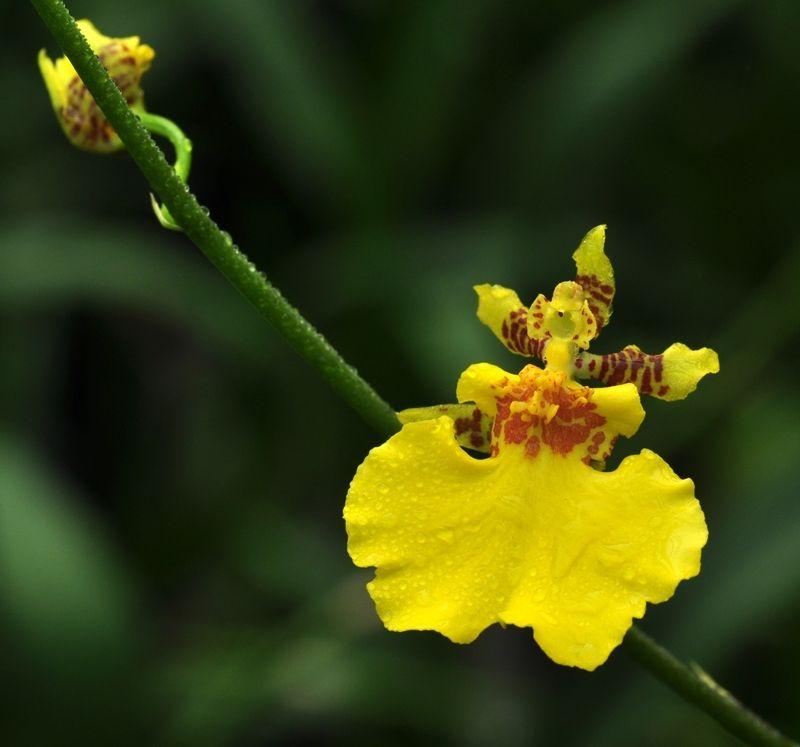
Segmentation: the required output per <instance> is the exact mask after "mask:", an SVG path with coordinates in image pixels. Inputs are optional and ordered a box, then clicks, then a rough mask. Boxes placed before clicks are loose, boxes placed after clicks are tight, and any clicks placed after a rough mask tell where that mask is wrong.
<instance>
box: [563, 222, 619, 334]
mask: <svg viewBox="0 0 800 747" xmlns="http://www.w3.org/2000/svg"><path fill="white" fill-rule="evenodd" d="M605 243H606V227H605V226H596V227H595V228H593V229H592V230H591V231H589V233H587V234H586V236H584V237H583V240H582V241H581V243H580V245H579V246H578V248H577V249H576V250H575V252H574V253H573V255H572V258H573V259H574V260H575V265H576V267H577V276H576V278H575V281H576V282H577V283H578V284H579V285H580V286H581V287H582V288H583V290H584V293H585V294H586V299H587V301H588V303H589V308H590V309H591V311H592V314H593V315H594V317H595V320H596V321H597V329H596V333H595V336H596V335H597V334H599V333H600V330H601V329H602V328H603V327H605V326H606V324H608V321H609V319H610V318H611V307H612V304H613V301H614V293H615V291H616V285H615V283H614V268H613V267H612V266H611V261H610V260H609V258H608V257H607V256H606V253H605Z"/></svg>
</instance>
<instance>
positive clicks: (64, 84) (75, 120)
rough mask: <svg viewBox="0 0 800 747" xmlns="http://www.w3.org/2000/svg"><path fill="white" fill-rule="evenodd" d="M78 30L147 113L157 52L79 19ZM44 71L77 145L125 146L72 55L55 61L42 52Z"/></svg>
mask: <svg viewBox="0 0 800 747" xmlns="http://www.w3.org/2000/svg"><path fill="white" fill-rule="evenodd" d="M78 28H80V30H81V33H82V34H83V35H84V36H85V37H86V41H88V42H89V46H90V47H91V48H92V50H93V51H94V52H95V54H97V56H98V57H99V58H100V61H101V62H102V63H103V66H104V67H105V68H106V70H108V74H109V75H110V76H111V77H112V78H113V80H114V82H115V83H116V84H117V87H118V88H119V90H120V91H121V92H122V95H123V96H124V97H125V100H126V101H127V102H128V104H129V105H130V106H131V108H132V109H135V110H141V111H144V94H143V92H142V88H141V85H140V83H141V79H142V75H144V74H145V73H146V72H147V70H148V69H149V68H150V63H151V62H152V60H153V58H154V57H155V52H154V51H153V48H152V47H150V46H148V45H147V44H140V42H139V37H138V36H129V37H127V38H122V39H118V38H112V37H109V36H104V35H103V34H101V33H100V32H99V31H98V30H97V29H96V28H95V26H94V24H92V22H91V21H88V20H86V19H85V18H84V19H83V20H80V21H78ZM39 70H40V71H41V73H42V77H43V78H44V82H45V85H46V86H47V91H48V93H49V94H50V101H51V102H52V104H53V109H54V110H55V113H56V118H57V119H58V122H59V124H60V125H61V129H62V130H64V134H65V135H66V136H67V138H68V139H69V141H70V142H71V143H72V144H73V145H75V146H77V147H78V148H81V149H82V150H88V151H92V152H95V153H113V152H115V151H118V150H122V149H123V148H124V147H125V146H124V145H123V144H122V141H121V140H120V139H119V137H118V136H117V133H116V132H114V128H113V127H112V126H111V124H110V123H109V121H108V120H107V119H106V118H105V115H104V114H103V112H101V111H100V108H99V107H98V106H97V103H96V102H95V100H94V98H93V97H92V94H91V93H89V91H88V90H87V89H86V86H85V85H84V83H83V81H82V80H81V79H80V77H79V76H78V74H77V73H76V72H75V68H74V67H73V66H72V63H71V62H70V61H69V60H68V59H67V58H66V57H59V58H58V59H57V60H55V62H54V61H53V60H51V59H50V58H49V57H48V56H47V53H46V52H45V50H43V49H42V50H41V51H40V52H39Z"/></svg>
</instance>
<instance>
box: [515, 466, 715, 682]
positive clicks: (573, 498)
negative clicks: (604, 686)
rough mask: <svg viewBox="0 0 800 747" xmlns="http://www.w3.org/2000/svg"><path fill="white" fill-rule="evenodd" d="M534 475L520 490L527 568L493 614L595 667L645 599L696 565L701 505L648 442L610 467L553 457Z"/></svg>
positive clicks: (573, 660) (702, 535)
mask: <svg viewBox="0 0 800 747" xmlns="http://www.w3.org/2000/svg"><path fill="white" fill-rule="evenodd" d="M534 469H535V467H534ZM536 477H537V486H536V488H535V489H533V488H531V489H529V490H528V491H527V493H525V494H524V499H525V503H526V505H529V506H530V509H529V510H528V511H527V517H526V519H525V520H526V521H527V522H528V525H529V527H530V535H531V540H530V541H529V542H528V545H527V556H526V559H525V561H524V566H525V570H524V572H523V575H522V577H521V579H520V582H519V584H518V586H517V588H516V590H515V593H514V595H513V597H512V599H511V601H510V602H509V604H508V606H507V607H506V608H505V609H504V610H502V612H501V614H500V618H501V619H502V621H503V622H506V623H511V624H514V625H519V626H531V627H532V628H533V630H534V638H535V639H536V641H537V643H538V644H539V645H540V646H541V647H542V649H543V650H544V651H545V653H546V654H547V655H548V656H549V657H550V658H551V659H553V661H556V662H558V663H559V664H567V665H570V666H577V667H581V668H582V669H588V670H592V669H595V668H596V667H597V666H599V665H600V664H602V663H603V662H604V661H605V660H606V659H607V658H608V655H609V654H610V653H611V651H612V650H613V649H614V648H616V646H618V645H619V643H620V642H621V641H622V639H623V637H624V636H625V633H626V631H627V630H628V628H630V626H631V622H632V618H634V617H642V616H643V615H644V612H645V604H646V602H652V603H656V602H663V601H665V600H667V599H669V598H670V597H671V596H672V594H673V593H674V591H675V587H676V586H677V585H678V583H679V582H680V581H681V580H683V579H688V578H691V577H693V576H696V575H697V574H698V573H699V571H700V551H701V549H702V548H703V546H704V545H705V543H706V540H707V538H708V530H707V529H706V524H705V519H704V517H703V512H702V511H701V509H700V505H699V503H698V502H697V500H696V499H695V497H694V485H693V484H692V482H691V480H681V479H679V478H678V477H677V476H676V475H675V473H674V472H673V471H672V469H670V467H669V465H668V464H667V463H666V462H665V461H664V460H663V459H661V457H659V456H658V455H657V454H654V453H653V452H652V451H648V450H644V451H642V452H641V453H640V454H638V455H636V456H631V457H628V458H626V459H625V460H623V462H622V463H621V464H620V466H619V467H618V468H617V469H616V470H614V471H612V472H598V471H596V470H592V469H590V468H582V469H573V468H572V467H571V466H570V464H569V462H568V461H566V460H561V461H558V459H557V458H551V460H550V463H549V464H547V465H545V464H542V468H540V469H539V470H538V471H537V474H536Z"/></svg>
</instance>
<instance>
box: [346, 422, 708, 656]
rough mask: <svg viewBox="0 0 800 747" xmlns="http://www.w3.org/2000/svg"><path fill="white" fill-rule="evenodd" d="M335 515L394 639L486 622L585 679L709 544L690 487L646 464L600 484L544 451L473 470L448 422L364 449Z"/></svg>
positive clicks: (653, 461)
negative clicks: (512, 631)
mask: <svg viewBox="0 0 800 747" xmlns="http://www.w3.org/2000/svg"><path fill="white" fill-rule="evenodd" d="M344 515H345V519H346V522H347V531H348V535H349V543H348V550H349V552H350V555H351V557H352V558H353V560H354V562H355V563H356V564H357V565H360V566H372V565H374V566H377V569H378V570H377V573H376V577H375V580H374V581H373V582H371V583H370V584H369V586H368V588H369V591H370V594H371V595H372V598H373V599H374V601H375V604H376V608H377V611H378V614H379V616H380V617H381V619H382V620H383V622H384V624H385V625H386V627H387V628H389V629H390V630H436V631H439V632H441V633H442V634H444V635H446V636H447V637H448V638H450V639H451V640H453V641H455V642H460V643H466V642H469V641H471V640H473V639H474V638H475V637H476V636H477V635H478V634H479V633H480V632H481V631H482V630H483V629H485V628H486V627H487V626H488V625H491V624H492V623H494V622H505V623H511V624H514V625H520V626H532V627H533V628H534V634H535V637H536V640H537V641H538V642H539V644H540V645H541V646H542V648H543V649H544V650H545V652H546V653H547V654H548V655H549V656H550V657H551V658H553V659H554V660H555V661H558V662H559V663H562V664H569V665H572V666H578V667H582V668H584V669H594V668H595V667H596V666H598V665H599V664H601V663H602V662H603V661H605V659H606V658H607V656H608V654H609V653H610V651H611V650H612V649H613V648H614V647H615V646H616V645H617V644H618V643H619V642H620V641H621V639H622V637H623V635H624V633H625V631H626V630H627V629H628V627H629V626H630V624H631V619H632V617H640V616H641V615H642V614H643V612H644V606H645V602H647V601H651V602H658V601H663V600H664V599H667V598H668V597H669V596H670V595H671V594H672V593H673V591H674V589H675V586H676V585H677V584H678V582H679V581H680V580H681V579H684V578H689V577H691V576H693V575H695V574H696V573H697V572H698V570H699V557H700V549H701V548H702V546H703V545H704V544H705V541H706V528H705V522H704V519H703V515H702V512H701V511H700V508H699V505H698V503H697V501H696V500H695V499H694V496H693V487H692V483H691V482H690V481H688V480H679V479H678V478H677V477H676V476H675V475H674V473H673V472H672V471H671V470H670V468H669V467H668V466H667V465H666V463H665V462H664V461H663V460H661V459H660V458H659V457H657V456H656V455H655V454H652V453H651V452H643V453H642V454H640V455H639V456H635V457H629V458H628V459H626V460H625V461H624V462H623V463H622V465H620V467H619V468H618V469H617V470H615V471H614V472H609V473H602V472H598V471H596V470H593V469H591V468H590V467H587V466H586V465H585V464H583V462H581V461H580V459H578V458H577V457H564V456H560V455H557V454H554V453H552V452H550V451H546V450H542V452H541V453H540V454H539V456H538V457H537V458H536V459H529V458H527V457H526V455H525V452H524V450H522V449H508V450H504V451H502V452H501V453H500V454H499V456H498V457H496V458H491V459H484V460H476V459H473V458H471V457H469V456H468V455H467V454H466V453H465V452H464V451H463V450H462V449H460V448H459V447H458V445H457V443H456V441H455V439H454V437H453V421H452V420H451V419H450V418H440V419H438V420H435V421H430V420H429V421H423V422H416V423H411V424H408V425H406V426H404V428H403V430H402V431H401V432H400V433H399V434H397V435H395V436H393V437H392V438H391V439H389V441H387V442H386V443H385V444H383V445H382V446H380V447H378V448H376V449H373V450H372V452H370V454H369V456H368V457H367V459H366V460H365V461H364V463H363V464H362V465H361V466H360V467H359V469H358V472H357V473H356V476H355V478H354V479H353V482H352V484H351V487H350V491H349V493H348V497H347V504H346V507H345V513H344Z"/></svg>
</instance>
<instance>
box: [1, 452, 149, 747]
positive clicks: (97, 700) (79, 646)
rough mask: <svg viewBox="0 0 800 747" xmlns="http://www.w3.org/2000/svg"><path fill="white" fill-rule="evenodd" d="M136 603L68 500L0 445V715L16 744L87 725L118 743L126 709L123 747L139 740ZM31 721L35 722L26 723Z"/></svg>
mask: <svg viewBox="0 0 800 747" xmlns="http://www.w3.org/2000/svg"><path fill="white" fill-rule="evenodd" d="M136 596H137V594H136V591H135V589H134V588H133V586H132V584H131V580H130V578H129V577H128V575H127V573H126V571H125V570H124V568H123V565H122V563H121V562H120V560H119V558H118V557H117V556H116V554H115V553H114V552H113V551H112V550H111V548H109V546H108V544H107V541H106V540H105V539H104V538H103V537H102V536H101V533H100V532H99V531H98V528H97V527H96V526H95V524H94V522H93V521H92V520H91V519H90V518H89V517H88V516H87V515H86V513H85V511H83V510H80V509H79V508H78V506H77V503H76V500H75V497H74V496H72V495H70V494H69V493H68V491H66V490H65V489H64V488H63V486H61V485H60V484H59V482H58V481H57V479H56V478H55V477H53V476H52V475H49V474H48V470H47V469H46V468H45V467H44V466H43V465H42V463H41V462H40V461H38V460H36V459H34V458H33V457H31V456H30V455H29V454H28V453H26V451H25V450H24V449H22V448H20V447H19V446H17V445H15V444H13V443H12V442H11V441H10V440H9V439H8V438H7V437H6V436H0V631H2V632H3V633H4V634H7V635H9V636H10V640H6V642H5V644H4V645H3V649H4V653H3V660H4V662H5V665H4V671H5V672H6V673H7V675H8V674H12V675H14V674H15V675H16V677H15V680H14V681H15V682H16V684H15V687H14V689H13V693H9V696H8V698H6V699H5V700H4V702H3V704H2V706H0V709H2V710H3V711H4V714H5V715H4V717H3V723H4V725H5V726H6V728H7V730H8V731H7V734H9V735H15V734H16V737H13V736H12V739H19V740H21V741H19V742H15V743H19V744H22V743H27V741H26V740H27V739H31V740H33V741H32V742H30V743H39V744H41V743H45V742H49V741H50V737H49V736H48V735H51V734H52V733H53V731H52V730H53V727H55V725H56V724H57V723H59V722H61V726H60V728H58V732H57V733H59V739H60V740H63V742H61V743H64V744H68V743H74V742H72V740H73V739H77V738H78V736H79V735H84V734H85V733H86V730H87V728H89V724H91V729H92V732H93V733H94V734H95V735H96V736H97V737H98V738H100V737H101V735H105V736H106V737H108V736H110V735H111V734H120V725H121V724H122V723H124V721H125V719H127V718H129V717H130V711H131V710H133V711H138V718H139V719H140V721H139V723H138V725H137V726H136V727H135V728H131V727H130V726H127V727H126V728H125V729H124V730H123V732H122V734H120V736H121V737H122V738H123V739H125V741H126V742H127V737H125V736H124V735H125V733H127V734H128V735H133V734H134V733H136V732H138V730H139V728H140V727H141V725H142V724H143V717H144V713H145V712H144V710H143V709H142V708H141V707H140V703H139V693H138V692H137V685H136V680H135V666H134V662H135V657H136V656H137V655H138V654H139V653H140V648H141V645H142V643H143V641H142V635H141V634H142V631H141V629H139V626H140V624H141V621H140V619H139V614H138V610H137V606H138V603H137V600H136ZM33 704H35V705H33ZM14 705H16V709H15V708H14ZM17 709H18V710H17ZM33 712H35V713H36V714H37V717H36V719H28V718H26V714H28V713H33ZM65 719H67V720H66V722H64V720H65ZM34 735H38V736H34Z"/></svg>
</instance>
